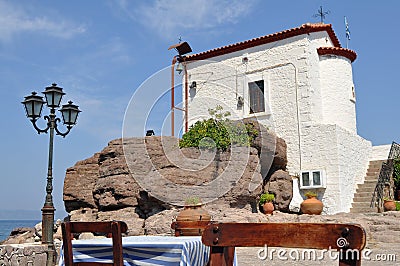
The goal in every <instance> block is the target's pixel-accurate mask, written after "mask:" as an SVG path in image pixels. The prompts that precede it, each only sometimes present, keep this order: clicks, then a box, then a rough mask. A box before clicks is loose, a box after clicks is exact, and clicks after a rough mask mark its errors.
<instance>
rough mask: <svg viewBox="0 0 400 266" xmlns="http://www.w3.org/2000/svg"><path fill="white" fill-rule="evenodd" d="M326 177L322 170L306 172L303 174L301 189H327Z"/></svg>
mask: <svg viewBox="0 0 400 266" xmlns="http://www.w3.org/2000/svg"><path fill="white" fill-rule="evenodd" d="M324 178H325V175H324V173H323V171H321V170H313V171H304V172H302V173H301V179H300V188H323V187H325V179H324Z"/></svg>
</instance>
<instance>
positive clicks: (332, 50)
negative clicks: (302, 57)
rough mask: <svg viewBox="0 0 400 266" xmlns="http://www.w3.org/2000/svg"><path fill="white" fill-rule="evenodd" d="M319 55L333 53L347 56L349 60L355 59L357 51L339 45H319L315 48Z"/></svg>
mask: <svg viewBox="0 0 400 266" xmlns="http://www.w3.org/2000/svg"><path fill="white" fill-rule="evenodd" d="M317 52H318V54H319V55H326V54H334V55H339V56H344V57H347V58H348V59H349V60H350V61H351V62H353V61H354V60H356V58H357V53H356V52H354V51H353V50H350V49H346V48H341V47H320V48H318V49H317Z"/></svg>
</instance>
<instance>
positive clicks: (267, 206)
mask: <svg viewBox="0 0 400 266" xmlns="http://www.w3.org/2000/svg"><path fill="white" fill-rule="evenodd" d="M262 207H263V211H264V213H265V214H272V213H273V211H274V210H275V208H274V204H273V203H272V202H265V203H264V204H263V205H262Z"/></svg>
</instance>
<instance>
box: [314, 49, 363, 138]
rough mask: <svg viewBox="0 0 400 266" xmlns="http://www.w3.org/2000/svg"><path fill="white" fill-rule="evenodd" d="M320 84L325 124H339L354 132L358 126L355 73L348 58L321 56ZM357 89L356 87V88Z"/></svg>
mask: <svg viewBox="0 0 400 266" xmlns="http://www.w3.org/2000/svg"><path fill="white" fill-rule="evenodd" d="M319 72H320V85H321V94H322V106H323V108H322V110H323V123H324V124H337V125H339V126H341V127H343V128H345V129H347V130H349V131H351V132H353V133H356V132H357V128H356V110H355V99H354V98H353V97H352V88H354V84H353V74H352V68H351V62H350V60H349V59H348V58H345V57H342V56H336V55H328V56H320V67H319ZM354 90H355V89H354Z"/></svg>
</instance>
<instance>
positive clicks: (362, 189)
mask: <svg viewBox="0 0 400 266" xmlns="http://www.w3.org/2000/svg"><path fill="white" fill-rule="evenodd" d="M374 190H375V187H359V188H357V190H356V193H357V194H358V193H369V194H372V193H374Z"/></svg>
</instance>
